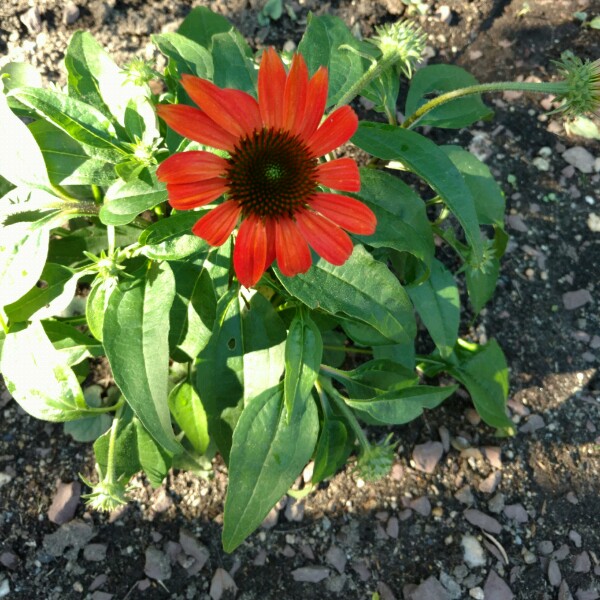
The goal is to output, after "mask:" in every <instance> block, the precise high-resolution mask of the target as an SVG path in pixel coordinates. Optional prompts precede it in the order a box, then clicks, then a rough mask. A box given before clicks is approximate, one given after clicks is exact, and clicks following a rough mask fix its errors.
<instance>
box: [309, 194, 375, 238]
mask: <svg viewBox="0 0 600 600" xmlns="http://www.w3.org/2000/svg"><path fill="white" fill-rule="evenodd" d="M309 203H310V207H311V208H312V209H314V210H316V211H317V212H319V213H321V214H322V215H323V216H324V217H327V218H328V219H329V220H330V221H333V222H334V223H335V224H336V225H339V226H340V227H342V228H344V229H346V230H347V231H350V232H351V233H357V234H359V235H371V234H373V233H375V229H376V227H377V218H376V217H375V215H374V214H373V211H372V210H371V209H370V208H369V207H368V206H366V205H365V204H363V203H362V202H359V201H358V200H356V199H355V198H350V197H349V196H342V195H340V194H315V195H314V196H313V197H312V198H311V199H310V202H309Z"/></svg>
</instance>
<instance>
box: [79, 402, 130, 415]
mask: <svg viewBox="0 0 600 600" xmlns="http://www.w3.org/2000/svg"><path fill="white" fill-rule="evenodd" d="M124 404H125V401H124V400H123V399H121V400H119V401H118V402H117V403H116V404H113V405H111V406H99V407H92V406H88V407H87V408H86V409H85V412H87V413H90V416H92V415H103V414H105V413H109V412H114V413H117V412H118V411H119V410H120V409H121V407H122V406H123V405H124Z"/></svg>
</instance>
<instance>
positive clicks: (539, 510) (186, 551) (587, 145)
mask: <svg viewBox="0 0 600 600" xmlns="http://www.w3.org/2000/svg"><path fill="white" fill-rule="evenodd" d="M33 4H34V3H33V2H31V1H28V0H2V2H1V3H0V66H1V65H2V64H4V63H5V62H7V61H8V60H25V61H28V62H32V63H33V64H34V65H36V66H37V67H39V69H40V70H41V71H42V72H43V74H44V75H45V77H46V78H47V79H48V80H49V81H58V82H60V81H61V78H64V72H63V70H62V66H61V59H62V57H63V54H64V49H65V46H66V43H67V41H68V38H69V36H70V35H71V34H72V32H73V31H74V30H76V29H88V30H90V31H92V32H93V34H94V35H95V36H96V37H97V38H98V39H99V40H100V41H101V43H103V44H104V45H105V46H106V47H108V49H109V50H110V51H111V53H112V54H113V56H114V57H115V60H117V61H118V62H124V61H126V60H127V59H128V58H130V57H131V56H132V55H133V54H138V55H141V56H143V57H146V58H149V59H150V58H153V57H155V56H156V53H155V52H154V50H153V47H152V45H151V44H150V41H149V35H150V34H151V33H154V32H161V31H172V30H174V29H175V28H176V27H177V25H178V24H179V22H180V21H181V19H182V18H183V17H184V16H185V15H186V14H187V12H189V10H190V6H191V2H184V1H176V0H169V1H165V2H160V1H158V0H148V1H146V2H145V1H143V0H104V1H102V0H89V1H86V0H76V2H75V4H76V5H77V6H78V15H76V17H74V15H75V12H74V8H73V6H74V5H72V6H71V7H70V8H69V7H67V8H65V7H64V6H63V2H59V1H58V0H39V1H37V2H35V6H36V7H37V8H38V11H39V19H36V18H33V19H32V18H31V17H32V13H31V12H28V10H29V8H30V6H32V5H33ZM193 4H194V5H197V4H204V5H210V6H211V7H212V8H213V10H215V11H217V12H220V13H222V14H224V15H225V16H227V17H228V18H230V19H231V20H232V21H233V23H234V24H235V25H236V26H237V27H238V28H239V29H240V30H241V31H242V32H243V34H244V35H245V36H246V37H247V38H248V40H249V41H250V43H251V44H252V45H253V47H255V48H259V47H261V46H264V45H275V46H276V47H279V48H281V47H283V46H284V44H285V45H286V47H287V48H288V49H289V48H291V47H293V46H292V44H294V43H298V41H299V39H300V37H301V35H302V31H303V28H304V24H305V22H306V17H307V14H308V12H309V11H310V10H313V11H315V12H317V13H324V12H327V13H330V14H335V15H338V16H339V17H341V18H342V19H344V21H345V22H346V23H347V24H348V25H349V26H350V27H351V28H352V29H353V31H354V32H355V33H357V34H359V33H360V34H362V35H368V34H370V33H371V32H372V31H373V27H374V26H375V25H378V24H381V23H385V22H389V21H392V20H395V19H397V18H399V17H401V16H402V15H403V14H404V11H405V5H404V4H403V3H402V2H401V1H400V0H379V1H370V0H353V1H352V2H350V1H346V0H338V1H336V0H332V1H331V2H317V1H316V0H304V1H302V0H298V1H295V0H291V1H287V2H285V5H286V6H287V7H288V8H289V9H290V10H289V13H288V12H286V11H284V15H283V16H282V17H281V19H280V20H278V21H276V22H271V23H270V24H269V25H268V26H261V25H260V24H259V22H258V19H257V13H258V10H257V9H260V6H261V5H262V3H261V2H259V0H249V1H246V0H215V1H214V2H194V3H193ZM427 4H428V6H429V9H428V11H427V14H426V15H424V16H422V17H417V20H418V21H419V22H420V24H421V25H422V27H423V28H424V29H425V31H426V32H427V33H428V34H429V41H428V46H429V48H428V50H429V52H428V56H429V61H430V63H431V62H452V63H455V64H458V65H461V66H463V67H465V68H466V69H468V70H469V71H470V72H472V73H473V74H474V75H475V76H476V77H478V78H479V79H480V80H481V81H494V80H500V79H515V78H527V77H530V76H534V77H539V78H540V79H547V78H549V77H552V76H554V75H555V71H554V68H553V65H552V62H551V61H552V60H553V59H558V58H559V56H560V54H561V52H562V51H564V50H567V49H570V50H573V51H574V52H576V53H577V54H579V55H580V56H582V57H583V58H590V59H595V58H598V57H600V31H598V30H594V29H591V28H588V27H585V26H582V24H581V21H579V20H577V18H575V17H574V16H573V14H574V13H575V12H578V11H579V12H582V11H585V12H587V13H588V15H589V17H590V18H591V17H593V16H597V15H600V2H598V1H597V0H528V1H527V2H525V1H521V0H512V1H511V0H495V1H494V0H445V2H444V1H440V2H437V1H433V0H432V1H429V2H427ZM292 15H293V16H294V18H292ZM69 21H72V22H69ZM67 22H69V24H66V23H67ZM486 100H487V102H488V104H489V105H490V106H492V107H493V108H494V110H495V111H496V116H495V119H494V120H493V121H491V122H487V123H478V124H477V125H476V126H474V127H472V128H471V129H469V130H461V131H450V132H435V134H434V135H435V139H436V140H437V141H446V142H450V143H460V144H462V145H463V146H465V147H468V148H469V149H470V150H471V151H473V152H475V153H477V154H478V155H479V156H480V157H482V156H483V157H484V158H485V161H486V162H487V164H488V165H489V166H490V168H491V169H492V171H493V173H494V174H495V175H496V176H497V178H498V180H499V182H500V184H501V185H502V187H503V190H504V192H505V194H506V198H507V201H508V206H509V210H508V216H507V225H508V230H509V232H510V233H511V236H512V238H511V242H510V246H509V251H508V253H507V255H506V257H505V259H504V262H503V266H502V275H501V279H500V283H499V287H498V292H497V295H496V297H495V299H494V300H493V302H492V303H490V304H489V306H488V307H487V308H486V309H485V310H484V311H483V313H482V315H480V317H479V318H477V319H476V320H475V322H474V324H473V325H470V324H469V323H468V322H466V321H465V323H464V324H463V329H462V332H463V334H464V335H468V336H470V337H471V338H472V339H475V340H478V341H480V342H484V341H485V340H486V339H489V338H491V337H494V338H496V339H497V340H498V341H499V342H500V344H501V346H502V347H503V349H504V351H505V353H506V356H507V359H508V362H509V365H510V368H511V394H510V400H509V404H510V408H511V411H512V415H513V419H514V421H515V423H516V424H517V428H518V434H517V435H516V436H515V437H514V438H511V439H497V438H495V437H494V436H493V431H492V430H491V429H490V428H488V427H487V426H485V425H484V424H482V423H481V422H480V421H479V419H478V417H477V415H476V414H475V413H474V411H473V409H472V406H471V404H470V402H469V400H468V397H466V396H464V397H463V396H458V397H456V398H454V399H452V400H451V401H448V402H446V404H445V405H444V406H443V407H442V408H441V409H438V410H436V411H430V412H428V413H427V414H426V416H424V417H422V418H420V419H418V420H417V421H414V422H412V423H410V424H409V425H407V426H404V427H397V428H394V431H395V434H396V436H397V437H398V439H399V440H400V444H399V446H398V449H397V462H396V464H395V466H394V469H393V471H392V473H391V474H390V476H388V477H386V478H385V479H383V480H381V481H380V482H378V483H376V484H369V483H365V482H364V481H362V480H360V479H358V478H357V477H356V475H355V474H354V473H353V472H352V469H351V468H348V469H346V470H345V471H344V472H342V473H340V474H338V475H336V476H335V477H334V478H332V479H331V480H329V481H328V482H327V483H325V484H324V485H322V486H320V488H319V489H318V490H317V491H316V492H315V493H313V494H312V495H310V496H308V497H306V498H305V499H303V500H301V501H298V502H294V501H293V500H291V499H288V500H287V502H286V501H285V499H284V501H282V503H281V504H280V506H279V510H275V511H274V512H273V513H272V514H271V515H270V517H269V519H268V520H267V522H265V524H264V527H263V528H262V529H261V530H259V532H258V533H256V534H255V535H253V536H252V537H251V538H249V540H248V541H247V542H246V543H245V544H243V545H242V546H241V547H240V548H239V549H238V550H236V551H235V552H234V553H233V554H232V555H227V554H225V553H224V552H223V551H222V549H221V546H220V529H221V526H220V523H221V520H222V506H223V499H224V492H225V489H226V481H227V480H226V473H225V470H224V468H223V466H222V465H221V464H220V463H218V462H216V463H215V470H214V475H213V476H212V478H211V479H210V480H208V481H206V480H202V479H198V478H197V477H194V476H191V475H188V474H185V473H171V474H170V475H169V478H168V481H166V482H165V484H164V485H163V486H162V487H161V488H159V489H157V490H153V489H152V488H151V487H150V486H149V485H148V484H147V482H146V481H144V480H143V479H136V480H135V481H134V482H133V483H134V489H133V496H134V498H135V500H134V501H133V502H132V503H131V504H130V505H129V506H128V507H127V508H126V509H125V510H124V511H120V512H119V513H115V514H112V515H110V516H108V515H102V514H97V513H89V512H86V509H85V507H84V505H83V502H79V503H78V504H77V508H76V512H75V518H74V520H71V521H69V522H68V523H66V524H64V525H62V526H60V527H59V526H58V525H55V524H54V523H52V522H50V521H49V519H48V516H47V512H48V509H49V507H50V505H51V503H52V502H53V499H54V498H55V495H56V489H57V487H56V486H57V485H58V484H59V483H60V482H66V483H68V482H73V481H77V480H78V474H79V473H83V474H84V475H85V476H87V477H90V476H93V467H94V460H93V454H92V451H91V448H90V447H88V446H86V445H82V444H78V443H76V442H74V441H73V440H72V439H71V438H70V437H69V436H67V435H65V434H64V433H63V428H62V426H60V425H54V424H47V423H42V422H39V421H36V420H34V419H32V418H30V417H28V416H27V415H25V414H24V413H23V412H22V411H21V410H20V409H19V408H18V406H17V405H16V403H15V402H13V401H12V400H11V399H10V397H9V396H8V394H7V392H6V391H1V390H0V409H1V410H2V426H1V427H0V598H1V597H9V598H23V599H28V600H30V599H72V598H81V599H87V598H92V599H94V600H108V599H109V598H114V599H119V600H121V599H125V598H129V599H135V598H144V599H153V598H174V599H195V598H199V599H207V598H212V599H213V600H218V599H219V598H231V597H234V596H235V597H237V598H239V599H244V600H251V599H271V598H278V599H282V598H283V599H290V600H294V599H303V600H305V599H307V598H311V599H312V598H318V599H320V598H349V599H354V598H357V599H359V598H360V599H371V598H377V596H375V595H374V593H375V592H377V593H378V594H379V598H381V599H382V600H391V599H393V598H396V599H398V600H400V599H402V598H404V599H405V600H428V599H430V600H438V599H440V600H443V599H444V598H448V599H451V598H452V599H460V598H476V599H477V598H479V599H484V600H509V599H510V598H513V597H514V598H517V599H523V600H542V599H543V600H546V599H548V600H550V599H556V598H558V599H560V600H568V599H569V598H576V599H577V600H594V599H596V598H600V499H599V492H600V375H599V374H598V365H599V361H600V311H599V310H598V302H599V301H600V298H599V291H600V286H599V279H598V273H599V272H600V193H599V191H598V190H599V189H600V186H599V181H600V144H598V141H597V140H589V139H585V138H581V137H573V136H571V137H569V136H567V135H566V133H565V131H564V128H563V126H562V124H561V122H560V121H559V120H558V119H556V118H555V117H550V118H549V117H548V116H546V115H545V114H544V113H545V112H546V111H547V109H548V108H549V104H548V99H547V98H540V97H529V96H527V95H520V94H504V95H499V96H494V97H488V98H486ZM400 108H401V105H400ZM363 112H364V110H363ZM368 116H369V118H375V117H374V116H373V115H368ZM573 148H582V149H584V150H587V152H588V153H589V154H585V152H584V151H583V150H576V151H575V152H573V151H572V149H573ZM594 160H595V162H594ZM386 433H387V432H382V431H380V430H379V431H373V432H371V435H373V436H383V435H385V434H386ZM432 442H433V443H434V445H433V446H432ZM439 442H441V444H442V447H443V455H442V457H441V459H440V460H439V461H438V462H437V463H436V461H435V459H431V461H432V462H431V466H432V469H431V470H432V472H430V473H428V472H424V471H423V470H422V468H420V464H421V463H420V459H421V455H422V454H423V453H427V450H430V449H431V448H434V447H439V446H437V444H439ZM76 487H77V486H75V489H71V492H72V493H74V496H73V497H74V501H75V502H77V497H78V490H77V489H76Z"/></svg>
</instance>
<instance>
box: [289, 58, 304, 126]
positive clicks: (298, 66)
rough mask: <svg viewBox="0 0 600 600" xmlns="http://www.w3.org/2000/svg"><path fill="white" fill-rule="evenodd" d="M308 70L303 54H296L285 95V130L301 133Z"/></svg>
mask: <svg viewBox="0 0 600 600" xmlns="http://www.w3.org/2000/svg"><path fill="white" fill-rule="evenodd" d="M307 93H308V69H307V68H306V63H305V62H304V58H303V57H302V55H301V54H294V58H293V59H292V66H291V67H290V72H289V74H288V78H287V81H286V82H285V91H284V94H283V128H284V129H286V130H287V131H289V132H291V133H292V134H294V135H295V134H297V133H299V131H300V129H301V128H302V122H303V120H304V111H305V110H306V98H307Z"/></svg>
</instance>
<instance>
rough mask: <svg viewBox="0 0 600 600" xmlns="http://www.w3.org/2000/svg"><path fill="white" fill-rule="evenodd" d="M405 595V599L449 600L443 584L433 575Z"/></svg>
mask: <svg viewBox="0 0 600 600" xmlns="http://www.w3.org/2000/svg"><path fill="white" fill-rule="evenodd" d="M405 597H406V598H407V600H450V598H449V596H448V592H447V591H446V590H445V588H444V586H443V585H442V584H441V583H440V582H439V581H438V580H437V579H436V578H435V577H434V576H433V575H432V576H431V577H429V578H428V579H426V580H425V581H424V582H423V583H421V584H420V585H419V586H417V587H416V588H415V589H414V590H413V591H412V592H410V593H409V594H408V595H406V594H405Z"/></svg>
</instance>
